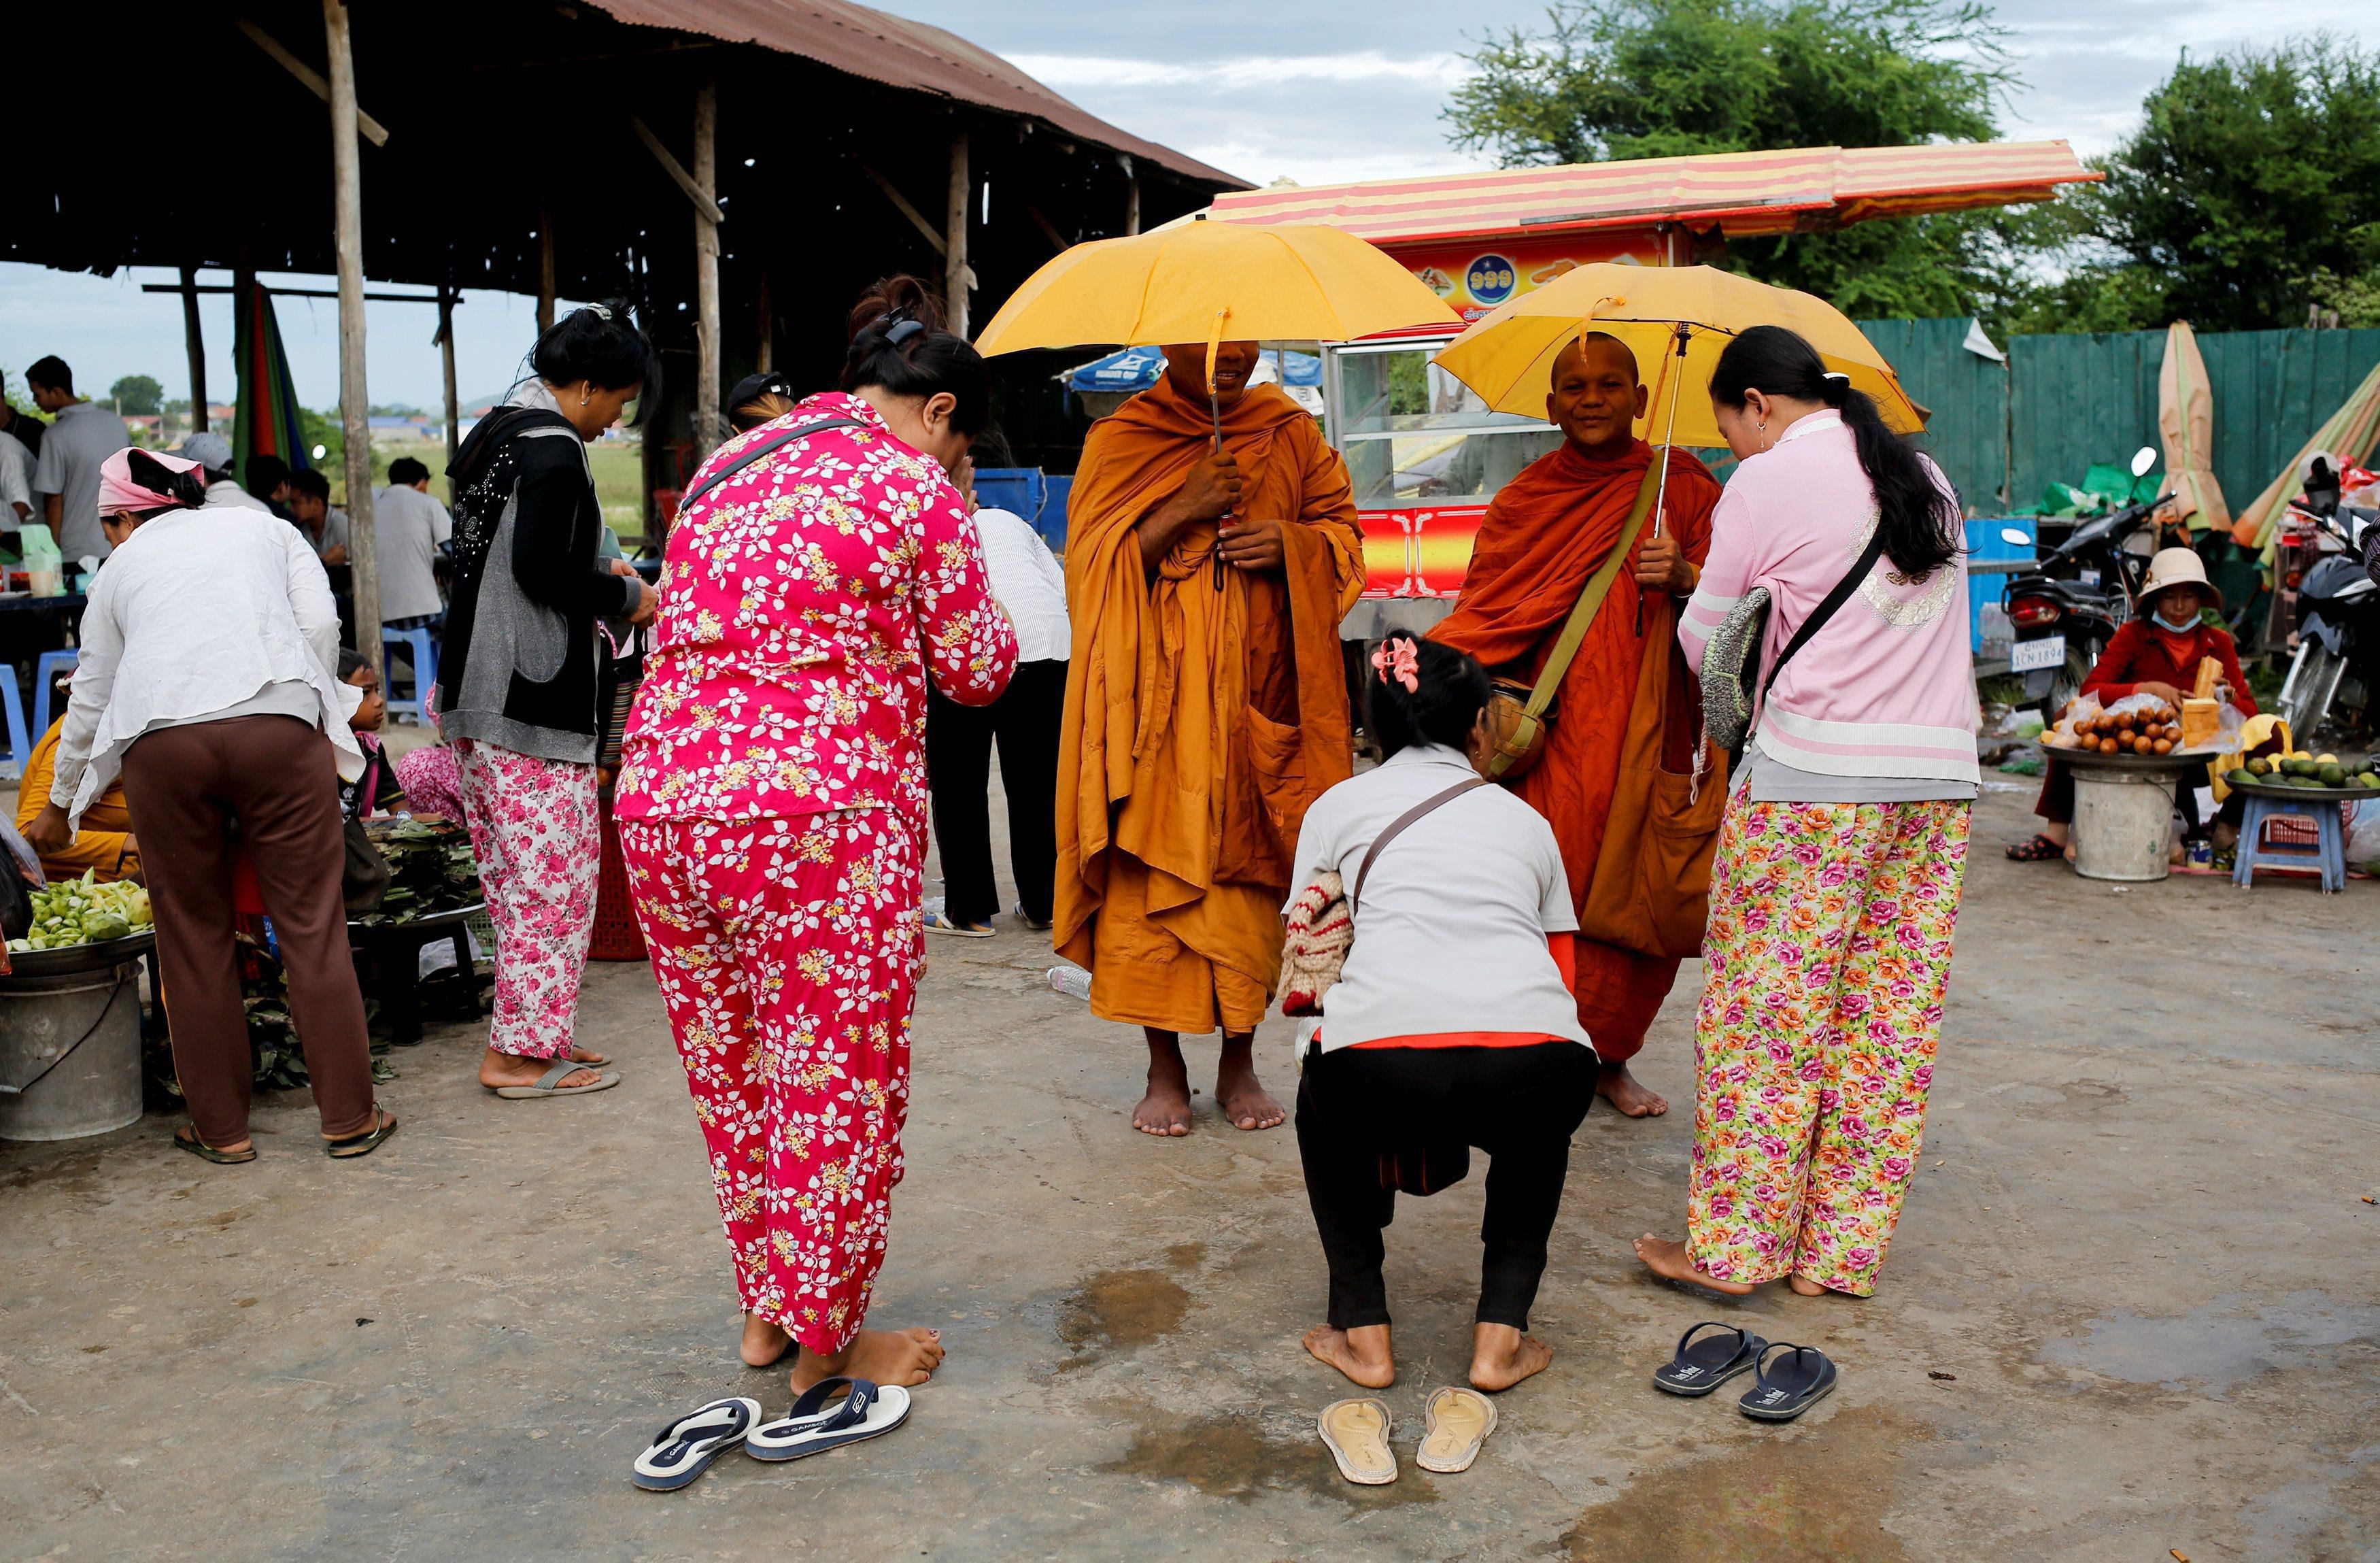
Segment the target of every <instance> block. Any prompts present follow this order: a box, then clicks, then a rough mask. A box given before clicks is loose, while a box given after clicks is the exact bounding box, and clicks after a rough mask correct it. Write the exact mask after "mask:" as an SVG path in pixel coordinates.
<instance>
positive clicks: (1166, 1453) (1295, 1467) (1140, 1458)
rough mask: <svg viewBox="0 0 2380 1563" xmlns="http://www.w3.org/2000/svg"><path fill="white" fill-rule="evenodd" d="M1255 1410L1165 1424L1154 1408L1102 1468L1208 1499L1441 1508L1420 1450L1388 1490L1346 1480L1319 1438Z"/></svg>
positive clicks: (1400, 1459) (1406, 1453)
mask: <svg viewBox="0 0 2380 1563" xmlns="http://www.w3.org/2000/svg"><path fill="white" fill-rule="evenodd" d="M1269 1420H1271V1421H1277V1420H1278V1419H1260V1418H1259V1417H1257V1415H1255V1414H1254V1413H1238V1414H1234V1413H1231V1412H1223V1413H1219V1414H1216V1415H1211V1416H1203V1417H1196V1418H1193V1419H1191V1420H1189V1421H1186V1422H1165V1421H1161V1420H1159V1413H1158V1412H1157V1411H1156V1410H1154V1408H1152V1409H1151V1410H1148V1411H1147V1412H1146V1413H1145V1414H1144V1416H1143V1419H1142V1421H1141V1424H1140V1426H1139V1428H1138V1429H1137V1430H1136V1431H1135V1433H1134V1435H1133V1439H1132V1446H1131V1447H1129V1448H1127V1449H1125V1450H1124V1452H1123V1454H1122V1455H1121V1456H1119V1457H1118V1458H1116V1459H1111V1460H1110V1461H1108V1462H1107V1463H1106V1464H1104V1465H1102V1466H1100V1467H1099V1470H1101V1471H1106V1472H1108V1473H1110V1474H1111V1475H1118V1476H1138V1477H1143V1478H1146V1479H1149V1480H1156V1481H1172V1482H1187V1483H1189V1484H1191V1485H1192V1486H1194V1487H1196V1488H1197V1489H1198V1491H1200V1492H1201V1493H1204V1494H1206V1495H1207V1496H1208V1497H1219V1498H1235V1499H1237V1500H1239V1501H1240V1502H1242V1503H1246V1502H1249V1501H1251V1500H1253V1499H1255V1498H1256V1497H1257V1496H1261V1495H1263V1494H1266V1493H1280V1492H1303V1493H1309V1494H1312V1495H1313V1496H1317V1497H1327V1498H1337V1499H1339V1500H1341V1501H1342V1502H1344V1503H1347V1504H1350V1505H1354V1506H1356V1507H1360V1508H1383V1507H1387V1506H1390V1505H1393V1504H1406V1503H1436V1502H1437V1501H1438V1498H1439V1495H1438V1492H1437V1490H1436V1489H1435V1488H1434V1487H1433V1486H1432V1484H1431V1483H1430V1480H1429V1478H1428V1477H1427V1476H1425V1475H1423V1474H1422V1473H1421V1472H1419V1471H1416V1470H1415V1469H1414V1466H1413V1450H1412V1449H1411V1448H1409V1447H1399V1448H1398V1450H1397V1465H1398V1467H1399V1468H1400V1471H1401V1474H1400V1475H1399V1476H1398V1478H1397V1480H1396V1481H1394V1482H1392V1483H1390V1484H1389V1485H1387V1486H1385V1487H1359V1486H1356V1485H1355V1484H1353V1483H1350V1482H1345V1481H1342V1480H1341V1479H1340V1476H1339V1471H1338V1468H1337V1467H1336V1466H1335V1465H1333V1464H1332V1463H1331V1459H1330V1450H1329V1449H1327V1448H1325V1447H1323V1446H1322V1440H1321V1438H1320V1437H1319V1436H1317V1435H1314V1434H1313V1433H1312V1432H1311V1426H1312V1424H1311V1423H1306V1426H1307V1429H1308V1432H1307V1435H1306V1436H1305V1438H1303V1439H1297V1438H1294V1437H1288V1436H1283V1435H1282V1432H1281V1431H1278V1430H1276V1429H1273V1428H1268V1427H1267V1426H1266V1425H1265V1423H1266V1422H1267V1421H1269Z"/></svg>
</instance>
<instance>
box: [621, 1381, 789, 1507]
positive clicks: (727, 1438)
mask: <svg viewBox="0 0 2380 1563" xmlns="http://www.w3.org/2000/svg"><path fill="white" fill-rule="evenodd" d="M759 1420H760V1402H759V1401H758V1400H755V1399H753V1398H750V1397H749V1396H745V1395H738V1396H735V1398H732V1399H726V1400H713V1401H712V1402H710V1404H709V1405H707V1406H705V1407H703V1408H702V1409H701V1410H692V1411H688V1412H686V1415H684V1416H682V1417H680V1418H678V1419H677V1420H676V1421H675V1422H674V1423H670V1424H669V1425H668V1426H667V1427H664V1428H662V1430H661V1431H660V1432H659V1433H656V1434H654V1435H653V1441H652V1443H651V1445H650V1447H647V1448H646V1450H645V1452H644V1453H643V1454H640V1455H638V1456H637V1463H636V1464H635V1465H634V1466H633V1467H632V1468H631V1469H630V1471H629V1480H631V1481H633V1482H634V1483H636V1484H637V1486H639V1487H642V1488H643V1489H645V1491H647V1492H649V1493H672V1492H675V1491H676V1490H677V1489H678V1488H680V1487H683V1486H685V1485H686V1484H687V1483H689V1482H691V1481H693V1480H694V1479H695V1478H696V1477H698V1476H699V1475H701V1474H702V1473H703V1472H704V1471H708V1470H710V1462H711V1461H712V1460H715V1459H718V1458H719V1457H720V1456H721V1455H722V1454H724V1453H725V1452H726V1451H727V1450H728V1449H730V1448H732V1447H735V1445H737V1444H740V1443H742V1442H743V1441H744V1435H746V1434H747V1433H749V1432H751V1431H752V1428H753V1425H754V1424H755V1423H758V1422H759Z"/></svg>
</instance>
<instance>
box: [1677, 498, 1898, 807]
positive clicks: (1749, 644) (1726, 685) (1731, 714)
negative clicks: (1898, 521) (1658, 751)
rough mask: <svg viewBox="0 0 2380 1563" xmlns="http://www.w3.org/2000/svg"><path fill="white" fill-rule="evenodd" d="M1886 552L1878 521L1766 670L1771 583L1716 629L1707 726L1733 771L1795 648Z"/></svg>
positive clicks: (1706, 685) (1709, 653)
mask: <svg viewBox="0 0 2380 1563" xmlns="http://www.w3.org/2000/svg"><path fill="white" fill-rule="evenodd" d="M1882 557H1884V529H1883V528H1882V527H1881V526H1879V527H1877V528H1876V532H1875V534H1874V535H1872V536H1871V537H1869V539H1868V541H1867V546H1866V547H1865V548H1864V549H1862V550H1861V551H1860V556H1859V562H1858V563H1856V564H1854V565H1852V568H1851V572H1850V573H1849V574H1847V575H1845V576H1844V577H1843V578H1842V579H1841V580H1838V581H1836V582H1835V589H1834V590H1833V591H1831V592H1828V593H1827V599H1826V601H1825V602H1822V603H1820V604H1818V605H1817V607H1816V608H1815V609H1814V610H1813V611H1812V612H1811V614H1810V617H1807V618H1805V619H1803V621H1802V627H1801V628H1800V629H1796V630H1795V631H1794V632H1793V638H1792V639H1791V640H1790V641H1786V642H1785V647H1784V649H1783V650H1782V651H1780V652H1779V653H1777V660H1776V662H1775V663H1773V664H1771V665H1769V667H1768V669H1767V672H1766V673H1763V672H1762V671H1761V666H1760V648H1761V645H1762V642H1763V641H1766V640H1767V636H1768V613H1769V607H1770V599H1769V595H1768V588H1767V587H1766V586H1755V587H1754V588H1753V589H1752V590H1751V591H1749V592H1745V593H1744V594H1743V597H1742V598H1741V599H1740V600H1738V602H1737V603H1736V604H1735V606H1734V607H1733V608H1731V609H1730V610H1729V612H1728V616H1727V617H1726V618H1725V619H1724V620H1722V621H1721V622H1720V624H1719V627H1718V629H1717V630H1715V631H1713V632H1712V634H1711V638H1710V640H1709V641H1707V642H1706V643H1705V644H1704V646H1703V665H1702V669H1701V672H1702V684H1703V726H1704V727H1705V728H1706V730H1708V732H1709V733H1710V736H1711V738H1712V739H1713V741H1715V742H1716V743H1718V746H1719V747H1720V748H1721V749H1724V750H1726V751H1727V754H1728V768H1729V771H1730V774H1732V773H1733V771H1734V768H1735V765H1736V763H1737V762H1739V761H1741V760H1742V759H1743V747H1744V745H1745V744H1747V743H1749V742H1751V741H1752V718H1753V715H1754V714H1755V712H1757V711H1758V710H1760V709H1761V707H1763V706H1764V705H1766V704H1767V700H1768V691H1769V690H1773V689H1775V688H1776V687H1777V676H1778V675H1779V673H1782V672H1784V671H1785V665H1786V664H1787V663H1789V662H1791V661H1792V660H1793V653H1796V652H1798V651H1800V650H1801V649H1802V648H1803V646H1806V645H1808V644H1809V643H1810V638H1811V637H1812V636H1814V635H1815V634H1816V633H1817V632H1818V631H1819V630H1820V629H1824V628H1826V623H1827V620H1828V619H1830V618H1832V617H1835V611H1836V610H1837V609H1838V608H1840V607H1841V606H1842V605H1843V604H1845V603H1847V602H1850V601H1851V596H1852V592H1856V591H1858V590H1859V586H1860V582H1861V581H1864V580H1866V579H1867V577H1868V572H1869V571H1870V570H1873V569H1874V568H1876V561H1877V560H1878V559H1880V558H1882ZM1755 690H1757V691H1758V692H1757V694H1756V696H1755Z"/></svg>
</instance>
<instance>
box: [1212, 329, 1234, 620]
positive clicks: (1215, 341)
mask: <svg viewBox="0 0 2380 1563" xmlns="http://www.w3.org/2000/svg"><path fill="white" fill-rule="evenodd" d="M1231 312H1232V311H1231V306H1229V305H1228V304H1227V305H1225V306H1224V307H1223V308H1221V309H1220V310H1217V311H1215V322H1214V324H1212V325H1210V326H1208V328H1207V413H1208V417H1210V418H1212V419H1213V420H1214V422H1215V454H1216V455H1218V456H1220V455H1222V454H1223V405H1222V403H1221V402H1220V401H1218V400H1217V399H1216V397H1215V354H1216V353H1217V352H1218V351H1220V349H1221V348H1222V346H1223V317H1225V316H1226V315H1228V314H1230V313H1231ZM1230 519H1232V513H1231V512H1230V511H1229V510H1225V511H1224V512H1223V513H1222V514H1221V515H1220V516H1219V517H1217V518H1216V519H1215V590H1216V591H1218V592H1220V591H1221V590H1222V589H1223V523H1224V522H1225V521H1227V520H1230Z"/></svg>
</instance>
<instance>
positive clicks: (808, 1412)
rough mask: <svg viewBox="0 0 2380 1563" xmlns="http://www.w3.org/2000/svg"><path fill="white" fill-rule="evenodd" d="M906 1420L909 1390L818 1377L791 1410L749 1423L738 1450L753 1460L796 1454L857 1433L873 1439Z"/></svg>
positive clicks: (847, 1440)
mask: <svg viewBox="0 0 2380 1563" xmlns="http://www.w3.org/2000/svg"><path fill="white" fill-rule="evenodd" d="M908 1420H909V1392H908V1391H907V1390H906V1389H904V1388H902V1387H901V1386H899V1385H897V1384H887V1385H883V1386H878V1385H875V1384H871V1383H869V1382H868V1380H867V1379H864V1378H822V1379H820V1380H819V1381H818V1382H817V1383H816V1384H813V1385H811V1386H809V1387H808V1388H807V1389H806V1390H804V1391H803V1392H802V1398H800V1399H798V1400H795V1402H794V1409H793V1410H789V1411H787V1412H786V1413H785V1414H784V1415H783V1416H781V1417H779V1418H778V1419H777V1420H776V1421H774V1422H769V1423H761V1424H760V1425H759V1426H758V1427H756V1428H754V1429H753V1430H752V1432H751V1435H749V1436H748V1437H747V1438H746V1439H745V1440H744V1452H745V1453H746V1454H747V1455H750V1456H751V1457H752V1458H753V1459H766V1460H780V1459H801V1458H802V1457H803V1456H805V1455H816V1454H824V1453H825V1452H826V1451H827V1450H829V1449H839V1448H841V1447H844V1445H845V1444H856V1443H858V1442H859V1441H860V1440H861V1439H863V1438H876V1437H880V1436H882V1435H885V1434H887V1433H890V1432H892V1430H893V1429H894V1428H896V1427H898V1426H900V1425H901V1424H902V1423H905V1422H906V1421H908Z"/></svg>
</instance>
